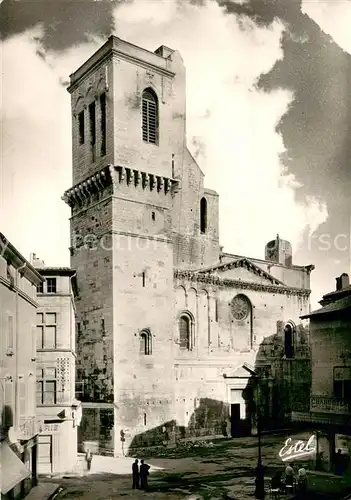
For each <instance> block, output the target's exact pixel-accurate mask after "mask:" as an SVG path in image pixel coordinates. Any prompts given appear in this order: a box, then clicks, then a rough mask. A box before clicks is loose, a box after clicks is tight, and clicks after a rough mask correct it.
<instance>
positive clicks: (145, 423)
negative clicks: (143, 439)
mask: <svg viewBox="0 0 351 500" xmlns="http://www.w3.org/2000/svg"><path fill="white" fill-rule="evenodd" d="M144 425H146V413H144Z"/></svg>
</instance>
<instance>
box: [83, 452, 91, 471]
mask: <svg viewBox="0 0 351 500" xmlns="http://www.w3.org/2000/svg"><path fill="white" fill-rule="evenodd" d="M85 460H86V463H87V466H88V470H90V469H91V462H92V460H93V454H92V452H91V451H90V450H89V449H87V451H86V453H85Z"/></svg>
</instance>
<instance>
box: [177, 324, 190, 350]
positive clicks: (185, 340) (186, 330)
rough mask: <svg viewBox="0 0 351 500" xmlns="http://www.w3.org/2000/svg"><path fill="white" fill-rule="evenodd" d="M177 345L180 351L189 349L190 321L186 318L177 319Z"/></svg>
mask: <svg viewBox="0 0 351 500" xmlns="http://www.w3.org/2000/svg"><path fill="white" fill-rule="evenodd" d="M179 343H180V347H181V348H182V349H190V320H189V318H188V317H187V316H181V317H180V319H179Z"/></svg>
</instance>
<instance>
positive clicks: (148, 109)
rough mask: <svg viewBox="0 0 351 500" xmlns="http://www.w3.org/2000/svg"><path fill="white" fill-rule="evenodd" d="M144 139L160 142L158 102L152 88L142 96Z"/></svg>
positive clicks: (152, 142)
mask: <svg viewBox="0 0 351 500" xmlns="http://www.w3.org/2000/svg"><path fill="white" fill-rule="evenodd" d="M142 129H143V141H145V142H149V143H151V144H157V142H158V104H157V97H156V95H155V93H154V92H153V91H152V90H151V89H147V90H144V92H143V97H142Z"/></svg>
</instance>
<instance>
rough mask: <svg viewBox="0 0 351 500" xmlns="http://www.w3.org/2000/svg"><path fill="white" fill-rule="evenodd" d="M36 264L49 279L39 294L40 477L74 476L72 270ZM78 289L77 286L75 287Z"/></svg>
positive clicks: (76, 422) (76, 409) (77, 419)
mask: <svg viewBox="0 0 351 500" xmlns="http://www.w3.org/2000/svg"><path fill="white" fill-rule="evenodd" d="M31 262H32V264H33V266H34V267H35V268H36V269H37V271H38V272H39V273H40V274H41V276H43V277H44V278H45V282H44V283H42V284H41V285H40V286H39V287H38V290H37V297H38V305H39V307H38V310H37V314H36V350H37V363H36V377H37V385H36V405H37V415H38V416H39V417H40V419H41V420H42V422H43V425H42V429H41V432H40V433H39V435H38V473H39V474H64V473H69V472H74V470H75V468H76V464H77V427H78V425H79V422H80V403H79V402H78V401H77V400H76V399H75V370H76V366H75V365H76V363H75V358H76V354H75V308H74V296H73V290H72V283H71V281H72V277H74V275H75V271H74V270H72V269H70V268H61V267H48V266H45V263H44V262H43V261H41V260H40V259H38V258H36V256H35V254H32V256H31ZM73 288H74V287H73Z"/></svg>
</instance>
